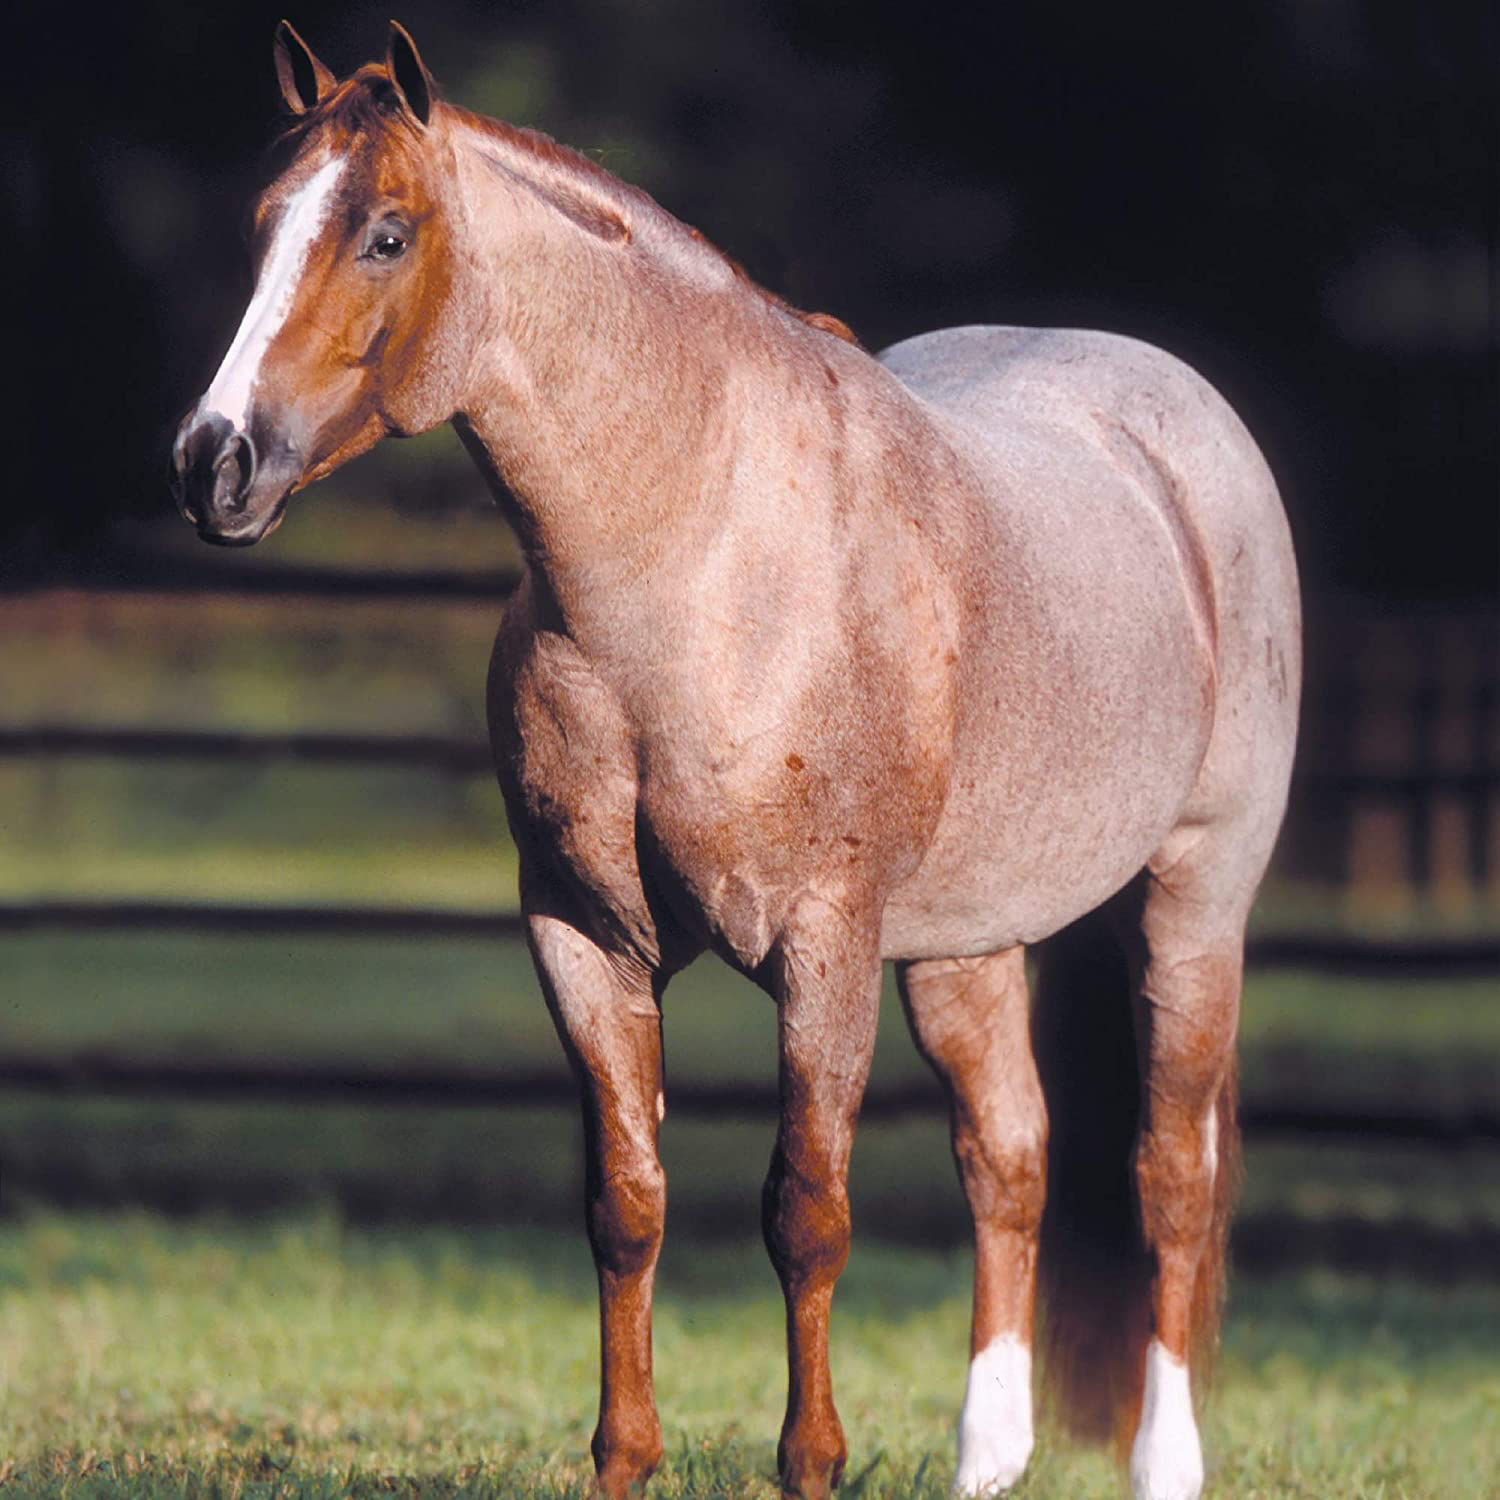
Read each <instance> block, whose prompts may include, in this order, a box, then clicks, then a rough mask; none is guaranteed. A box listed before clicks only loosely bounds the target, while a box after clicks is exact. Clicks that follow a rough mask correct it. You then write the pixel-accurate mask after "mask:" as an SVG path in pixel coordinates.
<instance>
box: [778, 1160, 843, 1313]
mask: <svg viewBox="0 0 1500 1500" xmlns="http://www.w3.org/2000/svg"><path fill="white" fill-rule="evenodd" d="M761 1228H762V1231H763V1232H764V1234H765V1241H766V1250H767V1251H768V1253H769V1254H770V1257H771V1263H772V1265H774V1266H775V1268H776V1271H777V1274H778V1275H779V1276H780V1277H781V1279H782V1282H783V1284H785V1285H788V1286H791V1285H803V1284H807V1283H809V1282H823V1281H833V1280H836V1279H837V1277H838V1275H839V1273H840V1272H841V1271H842V1270H843V1269H844V1264H845V1262H846V1261H847V1260H848V1258H849V1241H850V1233H851V1223H850V1217H849V1193H848V1190H847V1188H846V1186H845V1183H844V1181H843V1178H842V1175H841V1174H840V1173H838V1172H836V1171H835V1170H834V1169H833V1167H832V1165H831V1164H830V1163H821V1164H817V1165H814V1166H812V1167H811V1168H810V1169H809V1168H808V1167H805V1166H798V1167H794V1166H792V1165H791V1164H789V1163H788V1161H787V1160H786V1158H785V1156H784V1155H783V1154H782V1152H781V1150H780V1149H779V1148H778V1150H777V1153H776V1156H775V1158H774V1159H773V1160H772V1163H771V1170H770V1173H769V1175H768V1176H767V1177H766V1184H765V1189H764V1192H763V1193H762V1196H761Z"/></svg>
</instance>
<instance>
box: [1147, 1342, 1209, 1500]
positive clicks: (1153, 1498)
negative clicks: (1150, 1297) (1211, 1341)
mask: <svg viewBox="0 0 1500 1500" xmlns="http://www.w3.org/2000/svg"><path fill="white" fill-rule="evenodd" d="M1130 1484H1131V1488H1132V1489H1133V1490H1134V1491H1135V1500H1198V1493H1199V1491H1200V1490H1202V1488H1203V1448H1202V1446H1201V1445H1200V1443H1199V1442H1198V1424H1197V1423H1196V1422H1195V1421H1194V1420H1193V1393H1192V1388H1191V1385H1190V1383H1189V1381H1188V1369H1187V1366H1186V1365H1185V1364H1184V1363H1183V1362H1182V1361H1181V1360H1180V1359H1174V1358H1173V1357H1172V1356H1171V1355H1170V1354H1169V1353H1168V1352H1167V1350H1166V1348H1165V1347H1164V1346H1163V1345H1162V1344H1161V1343H1160V1342H1158V1341H1157V1340H1156V1339H1152V1340H1151V1343H1150V1346H1149V1347H1148V1348H1147V1350H1146V1394H1145V1400H1144V1401H1143V1402H1142V1403H1141V1425H1140V1430H1139V1431H1138V1432H1137V1433H1136V1435H1135V1446H1134V1447H1133V1448H1132V1449H1131V1452H1130Z"/></svg>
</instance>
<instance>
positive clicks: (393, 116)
mask: <svg viewBox="0 0 1500 1500" xmlns="http://www.w3.org/2000/svg"><path fill="white" fill-rule="evenodd" d="M419 129H420V127H419V126H418V125H417V123H416V121H414V120H413V119H412V118H411V116H410V115H409V114H408V112H407V111H406V110H405V109H403V108H402V106H401V96H400V94H399V93H398V92H397V90H396V86H395V84H394V83H392V82H391V77H390V74H389V73H387V72H386V70H385V67H384V65H383V64H381V63H366V64H365V65H364V66H363V67H362V68H358V69H356V70H355V71H354V72H353V73H351V74H350V75H349V76H348V77H347V78H344V79H341V80H340V81H339V82H338V83H337V84H336V85H335V86H334V87H333V88H332V89H331V90H329V92H328V93H327V94H326V95H324V97H323V98H322V99H320V100H319V101H318V102H317V104H315V105H314V106H313V107H312V108H311V109H309V110H308V111H307V112H306V113H305V114H301V115H298V116H296V118H295V119H292V120H291V121H289V122H288V124H287V127H286V129H285V130H284V131H283V132H282V133H281V135H280V136H279V137H278V140H277V144H278V145H291V146H295V145H297V144H299V143H300V142H302V141H304V140H306V139H307V138H308V137H309V136H310V135H312V134H313V133H314V132H316V131H329V132H332V133H334V134H335V135H336V136H338V137H342V138H343V139H345V140H346V141H352V140H353V139H354V137H355V136H358V135H364V136H366V137H369V138H372V139H377V140H379V139H387V138H389V139H399V138H401V136H402V135H406V136H410V135H412V134H415V133H416V132H417V131H418V130H419Z"/></svg>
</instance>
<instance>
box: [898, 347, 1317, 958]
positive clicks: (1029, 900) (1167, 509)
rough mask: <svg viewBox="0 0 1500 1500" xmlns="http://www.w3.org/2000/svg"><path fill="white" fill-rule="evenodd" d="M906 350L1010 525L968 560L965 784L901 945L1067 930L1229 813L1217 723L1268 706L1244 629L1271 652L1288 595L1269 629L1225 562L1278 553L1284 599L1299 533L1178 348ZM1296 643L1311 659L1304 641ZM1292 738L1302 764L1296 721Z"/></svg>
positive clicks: (995, 524) (996, 520)
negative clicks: (1213, 776) (1209, 804)
mask: <svg viewBox="0 0 1500 1500" xmlns="http://www.w3.org/2000/svg"><path fill="white" fill-rule="evenodd" d="M883 359H884V362H885V363H886V364H887V366H888V368H891V369H892V370H893V372H894V373H895V374H897V375H898V377H899V378H901V379H902V380H903V382H905V383H906V384H907V385H908V386H909V387H910V388H911V389H912V390H914V391H915V392H916V393H917V394H918V395H920V396H922V397H923V398H924V399H925V400H926V401H927V402H928V403H929V404H930V405H931V406H933V407H935V408H937V409H938V411H939V412H941V413H943V414H944V415H945V417H946V418H947V420H948V425H949V428H950V430H952V431H954V432H955V433H956V434H957V435H956V438H955V442H956V443H957V444H958V445H960V446H961V447H963V448H964V449H965V451H966V452H967V453H968V455H969V457H970V459H971V461H972V463H973V465H974V470H975V473H976V474H977V475H978V476H980V480H979V482H980V483H981V485H982V487H983V489H984V491H985V500H986V502H987V504H988V514H989V517H990V522H991V524H990V525H989V526H987V527H984V528H982V529H981V534H980V535H979V536H977V537H976V538H974V541H973V544H972V545H971V546H970V547H969V548H968V549H966V555H965V556H963V557H956V558H954V559H953V567H954V568H955V570H957V571H958V572H959V573H960V574H961V575H962V577H961V593H962V597H963V598H964V600H965V605H966V619H965V625H964V632H963V641H964V645H963V650H962V653H961V662H960V669H959V670H960V679H959V712H958V726H957V736H956V744H955V749H954V763H953V774H952V779H951V783H950V787H949V793H948V799H947V802H946V804H945V807H944V811H943V815H942V818H941V820H940V822H939V824H938V827H937V830H936V833H935V835H934V837H933V840H932V843H931V845H930V847H929V849H928V851H927V854H926V857H925V858H924V860H923V862H922V864H921V866H920V868H919V869H918V871H917V872H916V874H915V875H913V876H912V877H911V878H909V879H908V880H906V881H905V882H904V883H903V884H902V885H900V886H898V887H897V888H896V890H895V891H893V893H892V895H891V898H890V900H889V902H888V904H887V908H886V918H885V926H884V944H883V945H884V948H885V950H886V952H887V954H888V956H892V957H914V956H941V955H952V954H961V953H977V952H982V951H986V950H989V949H993V948H998V947H1001V946H1004V945H1006V944H1009V943H1012V942H1017V941H1030V940H1034V939H1037V938H1040V937H1042V936H1045V935H1046V934H1047V933H1049V932H1051V931H1054V930H1056V928H1058V927H1059V926H1061V925H1063V924H1065V923H1066V922H1068V921H1070V920H1071V919H1073V918H1074V917H1076V916H1078V915H1079V914H1081V913H1082V912H1084V911H1086V910H1089V909H1090V908H1092V907H1093V906H1095V905H1097V904H1098V902H1099V901H1101V900H1103V899H1104V898H1105V897H1107V896H1108V895H1109V894H1111V893H1112V892H1113V891H1114V890H1116V889H1118V888H1119V887H1120V886H1121V885H1122V884H1123V883H1124V882H1125V881H1126V880H1127V879H1129V877H1130V876H1131V875H1132V874H1133V873H1134V872H1135V871H1136V870H1137V869H1139V868H1140V867H1141V865H1142V864H1144V863H1145V862H1146V860H1147V859H1148V858H1149V857H1150V856H1151V854H1152V853H1153V852H1154V851H1155V850H1156V849H1157V848H1158V847H1159V845H1160V844H1161V842H1162V840H1163V839H1164V838H1165V836H1166V835H1167V833H1168V832H1169V831H1170V830H1171V829H1172V828H1173V827H1174V826H1175V825H1176V824H1177V823H1178V822H1179V821H1181V820H1183V819H1184V816H1185V815H1186V814H1188V813H1189V812H1192V813H1194V815H1197V816H1203V817H1209V816H1212V815H1213V814H1214V809H1211V808H1204V809H1195V808H1193V807H1192V805H1191V804H1192V802H1193V799H1194V798H1195V797H1199V796H1201V794H1202V781H1203V771H1204V760H1205V754H1206V752H1207V750H1208V747H1209V743H1210V734H1211V731H1213V729H1214V725H1215V719H1216V714H1217V715H1219V716H1221V717H1222V716H1223V715H1224V714H1225V712H1226V711H1227V712H1228V713H1229V714H1230V715H1231V717H1235V716H1237V715H1238V714H1239V712H1240V710H1241V709H1242V708H1244V707H1245V706H1246V705H1245V704H1244V703H1242V702H1241V701H1240V700H1242V699H1244V698H1245V697H1246V690H1245V687H1244V684H1243V683H1242V681H1241V678H1242V677H1243V675H1244V674H1243V671H1242V670H1241V665H1242V663H1241V659H1242V658H1243V657H1245V656H1246V654H1247V651H1246V648H1245V646H1244V643H1243V641H1241V640H1239V639H1238V637H1240V636H1244V635H1245V634H1246V633H1247V631H1258V632H1259V633H1261V634H1266V648H1267V651H1268V652H1270V651H1271V649H1272V648H1271V637H1270V635H1269V634H1267V627H1266V624H1265V621H1266V618H1267V617H1269V615H1270V614H1272V613H1274V601H1272V602H1271V604H1269V605H1266V606H1265V607H1262V608H1260V609H1259V610H1256V609H1250V610H1249V611H1248V614H1249V615H1253V616H1254V617H1255V618H1254V619H1253V620H1250V619H1248V618H1247V610H1246V608H1244V607H1243V601H1242V600H1240V599H1238V598H1237V597H1236V598H1235V600H1234V601H1233V602H1234V604H1235V607H1234V608H1233V609H1231V610H1228V611H1226V610H1225V608H1224V607H1223V606H1224V600H1223V599H1222V598H1220V597H1219V595H1220V594H1221V593H1222V592H1223V591H1224V587H1225V577H1224V575H1225V574H1227V573H1228V572H1230V571H1231V570H1232V568H1234V567H1238V566H1239V565H1240V564H1241V563H1242V562H1243V561H1244V560H1245V558H1246V553H1247V549H1248V550H1249V551H1251V552H1254V551H1256V550H1260V551H1263V552H1268V553H1269V554H1272V555H1271V556H1269V558H1268V559H1264V560H1262V562H1263V566H1262V567H1261V568H1260V569H1259V571H1261V572H1269V573H1271V574H1273V575H1275V577H1274V579H1273V583H1274V585H1275V587H1273V588H1272V589H1271V592H1272V593H1274V592H1276V589H1277V588H1279V589H1281V591H1283V592H1284V591H1285V588H1286V579H1285V577H1284V576H1282V575H1284V574H1285V573H1286V572H1287V568H1289V553H1287V556H1286V566H1285V567H1283V566H1282V559H1281V557H1280V553H1281V552H1285V551H1286V548H1285V531H1284V526H1280V528H1279V530H1278V529H1277V527H1276V526H1274V525H1270V526H1268V525H1267V524H1265V523H1264V518H1263V517H1260V516H1259V515H1258V514H1257V510H1258V508H1263V506H1264V497H1263V495H1260V494H1256V493H1251V492H1252V491H1255V490H1256V489H1257V488H1259V489H1260V490H1265V489H1266V488H1267V487H1268V486H1269V477H1268V476H1267V475H1266V474H1265V471H1264V466H1263V465H1262V464H1261V463H1260V460H1259V455H1258V454H1257V453H1256V452H1255V450H1254V448H1253V445H1251V444H1249V440H1248V438H1245V437H1244V434H1243V429H1242V428H1240V427H1239V426H1238V423H1236V422H1235V421H1234V419H1233V417H1232V415H1230V414H1229V413H1228V410H1227V408H1226V407H1224V405H1223V403H1222V402H1221V401H1219V399H1218V398H1217V397H1216V396H1214V395H1213V393H1212V392H1211V391H1209V390H1208V388H1207V387H1206V386H1205V385H1204V384H1203V383H1202V382H1201V381H1200V380H1198V378H1197V377H1196V376H1194V375H1193V374H1192V373H1191V372H1190V371H1188V370H1187V369H1186V368H1185V367H1183V366H1181V365H1180V364H1178V363H1177V362H1176V361H1174V360H1172V359H1170V357H1168V356H1165V355H1163V354H1161V353H1160V352H1159V351H1156V350H1150V349H1147V348H1146V347H1145V346H1142V345H1139V344H1136V343H1134V342H1133V341H1129V340H1123V339H1114V338H1111V337H1109V336H1106V335H1097V334H1071V333H1061V332H1040V331H1030V330H1004V329H959V330H949V331H947V332H945V333H941V334H935V335H929V336H926V337H925V338H922V339H917V340H912V341H910V342H909V343H907V344H903V345H899V346H897V347H896V348H895V349H893V350H891V351H888V353H887V354H886V355H885V356H883ZM1247 450H1248V451H1247ZM1237 490H1242V491H1245V492H1246V493H1245V494H1244V495H1237V494H1236V493H1235V492H1236V491H1237ZM1269 493H1270V497H1271V501H1272V502H1273V504H1274V501H1275V496H1274V488H1273V487H1271V488H1270V489H1269ZM1236 507H1238V511H1239V520H1238V521H1235V520H1234V519H1233V517H1234V515H1235V512H1236ZM1275 519H1276V520H1277V521H1278V522H1279V509H1278V511H1277V515H1276V517H1275ZM1237 531H1238V532H1240V533H1243V534H1241V535H1238V536H1236V532H1237ZM1257 531H1258V532H1259V533H1262V535H1257V534H1256V533H1257ZM1249 561H1250V563H1251V571H1252V572H1255V571H1256V568H1255V563H1256V561H1257V559H1255V558H1254V557H1251V558H1250V559H1249ZM1292 587H1293V594H1292V600H1291V603H1292V613H1291V620H1290V624H1291V625H1292V628H1293V634H1294V633H1295V592H1294V584H1293V586H1292ZM1262 591H1263V592H1264V590H1262ZM1224 631H1227V632H1229V633H1230V634H1231V635H1232V636H1234V637H1236V638H1235V639H1232V640H1230V641H1229V642H1227V643H1226V642H1221V641H1220V640H1219V639H1218V637H1219V635H1220V633H1221V632H1224ZM1257 644H1258V642H1257ZM1226 645H1227V647H1228V658H1229V661H1230V664H1231V667H1232V671H1231V674H1230V675H1231V678H1232V680H1231V682H1229V683H1228V684H1227V685H1226V684H1225V683H1224V682H1223V681H1222V680H1221V679H1222V678H1223V676H1224V672H1223V667H1224V658H1225V647H1226ZM1275 649H1276V651H1277V653H1279V654H1281V655H1282V656H1283V658H1284V657H1285V655H1286V654H1290V655H1291V656H1292V657H1293V658H1295V642H1294V641H1286V640H1282V641H1278V643H1277V644H1276V648H1275ZM1216 661H1217V663H1218V667H1219V670H1218V671H1217V672H1216ZM1292 671H1293V673H1295V660H1293V663H1292ZM1284 682H1285V675H1284V673H1283V685H1284ZM1226 686H1227V690H1228V692H1229V693H1230V694H1231V697H1232V699H1233V701H1231V702H1230V703H1228V704H1226V703H1224V702H1223V701H1222V699H1223V696H1224V693H1225V691H1226ZM1251 696H1252V697H1253V696H1254V695H1253V693H1252V694H1251ZM1283 696H1285V695H1284V693H1283ZM1252 707H1253V705H1252ZM1273 737H1275V738H1279V740H1284V741H1285V742H1286V751H1287V753H1288V754H1289V751H1290V732H1289V730H1288V732H1286V733H1283V734H1280V735H1279V736H1274V735H1273ZM1217 743H1218V741H1217V737H1216V739H1215V745H1216V747H1217ZM1274 753H1275V754H1277V755H1279V754H1280V751H1279V749H1278V750H1277V751H1275V752H1274ZM1220 758H1221V759H1223V758H1224V757H1220ZM1221 770H1222V774H1223V776H1224V777H1227V778H1228V779H1230V780H1233V779H1234V778H1235V777H1237V776H1240V775H1241V774H1242V772H1241V770H1240V768H1239V767H1238V766H1227V765H1226V766H1225V767H1223V768H1221ZM1235 792H1236V789H1235V788H1234V787H1232V786H1228V787H1221V788H1217V789H1215V795H1216V796H1221V797H1225V798H1231V799H1232V798H1233V796H1234V795H1235ZM1277 816H1279V808H1278V809H1277Z"/></svg>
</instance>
